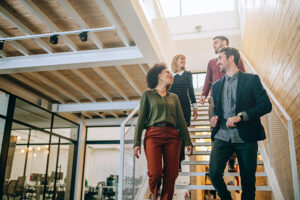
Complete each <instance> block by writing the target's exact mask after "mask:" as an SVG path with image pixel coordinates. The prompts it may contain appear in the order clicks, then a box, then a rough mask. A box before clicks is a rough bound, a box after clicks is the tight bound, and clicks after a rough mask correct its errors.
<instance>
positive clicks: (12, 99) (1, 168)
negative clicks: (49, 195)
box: [0, 88, 79, 200]
mask: <svg viewBox="0 0 300 200" xmlns="http://www.w3.org/2000/svg"><path fill="white" fill-rule="evenodd" d="M0 91H2V92H4V93H6V94H9V102H8V108H7V115H6V116H3V115H1V114H0V118H2V119H5V120H6V121H5V127H4V135H3V142H2V150H1V154H0V200H2V197H3V183H4V179H5V172H6V164H7V156H8V150H9V141H10V136H11V130H12V124H13V123H17V124H21V125H23V126H26V127H28V128H29V130H31V129H35V130H38V131H41V132H44V133H48V134H49V143H48V145H49V146H48V151H49V154H48V157H47V164H46V172H45V183H44V184H45V185H44V192H43V199H45V193H46V188H47V177H48V168H49V156H50V149H51V145H52V144H51V139H52V135H53V136H56V137H58V138H59V144H58V145H59V147H60V141H61V139H65V140H67V141H70V143H69V145H71V146H72V147H73V148H74V154H73V165H72V177H71V183H70V184H71V190H70V199H74V186H75V175H76V169H77V166H76V163H77V147H78V139H79V124H77V123H74V122H72V121H71V120H69V119H66V118H64V117H62V116H60V115H58V114H56V113H53V112H50V111H48V110H46V109H45V108H42V107H40V106H37V105H35V104H33V103H31V102H29V101H27V100H25V99H22V98H19V97H17V96H15V95H14V94H11V93H9V92H7V91H5V90H3V89H1V88H0ZM16 99H20V100H22V101H24V102H26V103H28V104H30V105H33V106H35V107H37V108H39V109H41V110H44V111H46V112H48V113H50V114H51V115H52V116H51V127H50V131H47V130H45V129H43V128H38V127H35V126H32V125H30V124H27V123H24V122H21V121H19V120H15V119H13V116H14V110H15V104H16ZM55 116H56V117H59V118H62V119H64V120H66V121H68V122H70V123H72V124H74V125H76V126H77V140H76V139H72V138H67V137H65V136H62V135H59V134H56V133H53V132H52V131H53V123H54V117H55ZM68 128H70V127H68ZM30 135H31V134H30V133H29V136H28V141H27V144H20V145H26V146H27V148H29V145H36V144H30ZM27 154H28V152H26V159H25V166H24V172H25V170H26V165H27V164H26V162H27V156H28V155H27ZM56 159H57V163H56V166H57V164H58V160H59V149H58V154H57V158H56ZM55 171H56V173H55V176H56V175H57V167H56V169H55ZM54 184H56V179H55V183H54ZM53 199H55V193H54V195H53Z"/></svg>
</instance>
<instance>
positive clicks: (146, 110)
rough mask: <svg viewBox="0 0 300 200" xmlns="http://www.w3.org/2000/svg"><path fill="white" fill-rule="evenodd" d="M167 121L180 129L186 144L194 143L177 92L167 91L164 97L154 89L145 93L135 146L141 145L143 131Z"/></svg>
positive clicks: (136, 131)
mask: <svg viewBox="0 0 300 200" xmlns="http://www.w3.org/2000/svg"><path fill="white" fill-rule="evenodd" d="M159 122H167V123H170V124H172V125H173V126H174V127H175V128H177V129H178V130H179V133H180V137H181V138H183V140H184V141H185V145H186V146H189V145H192V142H191V139H190V134H189V131H188V129H187V126H186V123H185V119H184V116H183V112H182V109H181V105H180V102H179V99H178V97H177V95H176V94H173V93H170V92H167V94H166V96H164V97H162V96H160V94H159V93H158V92H157V91H156V89H152V90H149V91H146V92H144V93H143V95H142V98H141V101H140V111H139V118H138V122H137V126H136V129H135V136H134V146H141V137H142V132H143V130H144V129H145V128H148V127H150V126H152V125H153V124H155V123H159Z"/></svg>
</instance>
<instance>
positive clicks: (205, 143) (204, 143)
mask: <svg viewBox="0 0 300 200" xmlns="http://www.w3.org/2000/svg"><path fill="white" fill-rule="evenodd" d="M193 145H194V146H195V147H196V146H211V142H193Z"/></svg>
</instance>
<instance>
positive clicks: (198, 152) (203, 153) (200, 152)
mask: <svg viewBox="0 0 300 200" xmlns="http://www.w3.org/2000/svg"><path fill="white" fill-rule="evenodd" d="M188 154H189V152H187V151H186V152H185V155H188ZM210 154H211V151H194V152H193V155H210ZM257 155H260V153H259V152H257Z"/></svg>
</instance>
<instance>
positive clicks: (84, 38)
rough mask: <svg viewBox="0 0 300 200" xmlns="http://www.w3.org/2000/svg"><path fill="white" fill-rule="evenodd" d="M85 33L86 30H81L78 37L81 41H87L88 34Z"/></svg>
mask: <svg viewBox="0 0 300 200" xmlns="http://www.w3.org/2000/svg"><path fill="white" fill-rule="evenodd" d="M87 33H88V32H87V31H84V32H82V33H80V34H79V37H80V39H81V41H82V42H86V41H87V39H88V34H87Z"/></svg>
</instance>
